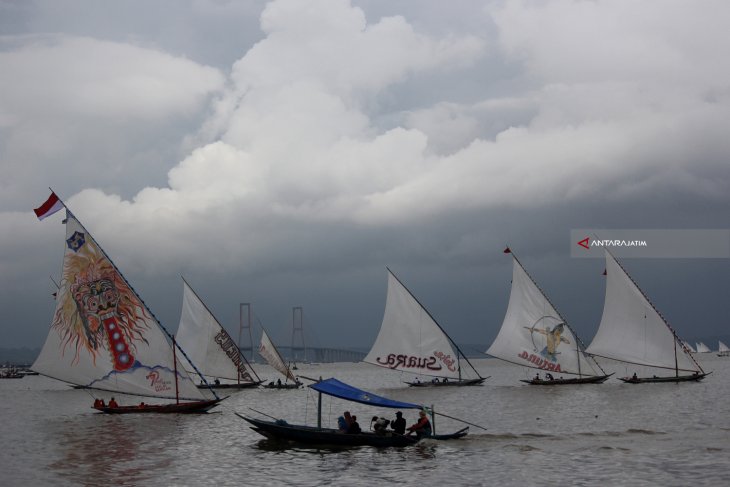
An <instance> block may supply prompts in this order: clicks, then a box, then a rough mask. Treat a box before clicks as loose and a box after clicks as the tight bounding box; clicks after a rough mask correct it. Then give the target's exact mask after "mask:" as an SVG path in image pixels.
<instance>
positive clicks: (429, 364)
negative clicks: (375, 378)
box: [363, 269, 485, 385]
mask: <svg viewBox="0 0 730 487" xmlns="http://www.w3.org/2000/svg"><path fill="white" fill-rule="evenodd" d="M462 358H463V360H464V361H465V362H466V363H467V364H468V365H469V366H470V367H471V369H472V371H473V374H471V378H466V377H463V376H462V373H463V372H465V371H463V370H462V367H461V360H462ZM363 361H364V362H367V363H369V364H373V365H378V366H380V367H385V368H389V369H393V370H399V371H402V372H409V373H412V374H423V375H428V376H432V377H435V378H439V377H440V378H443V379H447V380H446V381H442V382H438V384H440V385H447V384H448V385H476V384H481V383H482V382H483V381H484V379H485V378H484V377H481V376H480V375H479V373H478V372H477V371H476V369H475V368H474V367H473V366H472V365H471V363H470V362H469V361H468V359H466V357H465V356H464V354H463V353H461V351H460V350H459V348H458V347H457V346H456V345H455V344H454V343H453V341H452V340H451V339H450V338H449V336H448V335H447V334H446V332H445V331H444V330H443V328H441V326H440V325H439V324H438V323H437V322H436V320H434V318H433V316H431V314H430V313H429V312H428V311H427V310H426V309H425V308H424V307H423V306H422V305H421V303H419V302H418V300H417V299H416V298H415V297H414V296H413V294H411V292H410V291H409V290H408V289H407V288H406V287H405V286H404V285H403V284H402V283H401V282H400V281H399V280H398V278H397V277H395V275H394V274H393V272H391V270H390V269H388V296H387V299H386V303H385V312H384V315H383V322H382V324H381V326H380V332H379V333H378V336H377V338H376V339H375V343H374V344H373V346H372V348H371V349H370V352H369V353H368V355H367V356H366V357H365V359H364V360H363ZM408 384H410V385H420V384H421V383H416V382H408ZM427 384H432V383H427Z"/></svg>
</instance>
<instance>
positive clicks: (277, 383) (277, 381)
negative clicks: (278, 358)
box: [276, 379, 281, 387]
mask: <svg viewBox="0 0 730 487" xmlns="http://www.w3.org/2000/svg"><path fill="white" fill-rule="evenodd" d="M276 387H281V379H276Z"/></svg>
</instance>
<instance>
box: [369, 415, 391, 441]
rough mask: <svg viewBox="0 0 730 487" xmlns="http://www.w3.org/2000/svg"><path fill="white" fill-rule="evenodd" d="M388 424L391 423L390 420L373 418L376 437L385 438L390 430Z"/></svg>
mask: <svg viewBox="0 0 730 487" xmlns="http://www.w3.org/2000/svg"><path fill="white" fill-rule="evenodd" d="M388 423H390V421H389V420H387V419H385V418H379V417H377V416H373V419H372V420H371V421H370V424H371V426H372V429H373V431H374V432H375V434H376V435H379V436H385V433H386V432H387V428H388Z"/></svg>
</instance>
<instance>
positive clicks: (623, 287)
mask: <svg viewBox="0 0 730 487" xmlns="http://www.w3.org/2000/svg"><path fill="white" fill-rule="evenodd" d="M586 351H587V352H588V353H590V354H593V355H596V356H599V357H606V358H610V359H613V360H617V361H619V362H625V363H630V364H635V365H640V366H646V367H653V368H657V369H665V372H666V370H671V371H672V372H673V375H671V376H668V377H667V376H662V377H657V376H652V377H644V378H642V377H637V378H633V377H624V378H620V379H621V380H622V381H624V382H632V383H639V382H679V381H693V380H700V379H702V378H704V377H705V376H706V375H707V374H706V373H705V372H704V371H703V370H702V367H700V365H699V364H698V363H697V362H696V361H695V359H694V358H692V355H691V354H690V352H689V350H688V349H687V348H686V347H685V346H684V343H683V342H682V340H680V339H679V337H678V336H677V334H676V333H675V332H674V330H673V329H672V327H670V326H669V323H667V322H666V320H665V319H664V318H663V317H662V316H661V315H660V314H659V312H658V311H657V310H656V308H655V307H654V305H653V304H651V302H650V301H649V299H648V298H647V297H646V295H645V294H644V293H643V291H642V290H641V289H640V288H639V286H638V285H637V284H636V283H635V282H634V280H633V279H631V277H630V276H629V275H628V273H627V272H626V271H625V270H624V268H623V267H622V266H621V264H619V263H618V261H617V260H616V259H615V258H614V257H613V255H611V253H610V252H608V251H606V298H605V302H604V305H603V316H602V317H601V323H600V324H599V325H598V331H597V332H596V336H595V337H593V341H592V342H591V344H590V345H589V346H588V349H587V350H586ZM682 374H685V375H682ZM687 374H688V375H687Z"/></svg>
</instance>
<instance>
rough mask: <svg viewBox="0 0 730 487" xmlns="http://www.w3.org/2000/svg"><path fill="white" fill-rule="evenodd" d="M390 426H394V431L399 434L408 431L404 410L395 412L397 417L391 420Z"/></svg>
mask: <svg viewBox="0 0 730 487" xmlns="http://www.w3.org/2000/svg"><path fill="white" fill-rule="evenodd" d="M390 427H391V428H393V432H394V433H395V434H397V435H404V434H405V433H406V420H405V418H404V417H403V413H402V412H400V411H398V412H397V413H395V419H394V420H393V421H391V422H390Z"/></svg>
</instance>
